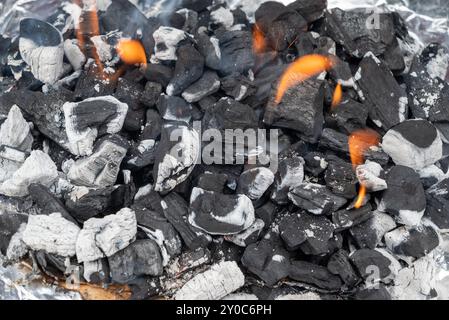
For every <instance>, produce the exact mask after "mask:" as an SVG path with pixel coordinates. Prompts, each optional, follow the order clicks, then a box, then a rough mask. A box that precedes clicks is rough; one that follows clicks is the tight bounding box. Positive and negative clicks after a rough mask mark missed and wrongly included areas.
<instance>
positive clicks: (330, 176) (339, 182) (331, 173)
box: [324, 156, 357, 199]
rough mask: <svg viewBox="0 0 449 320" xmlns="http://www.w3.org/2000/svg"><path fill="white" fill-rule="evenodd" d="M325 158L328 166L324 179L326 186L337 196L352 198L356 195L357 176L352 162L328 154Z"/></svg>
mask: <svg viewBox="0 0 449 320" xmlns="http://www.w3.org/2000/svg"><path fill="white" fill-rule="evenodd" d="M326 160H327V162H328V166H327V169H326V172H325V174H324V180H325V181H326V185H327V187H328V188H329V189H330V190H331V191H332V193H334V194H335V195H337V196H341V197H344V198H346V199H353V198H354V197H355V196H356V195H357V190H356V184H357V177H356V176H355V173H354V169H353V167H352V164H351V163H349V162H345V161H344V160H342V159H340V158H338V157H335V156H330V157H328V158H327V159H326Z"/></svg>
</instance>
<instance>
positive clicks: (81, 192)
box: [68, 186, 90, 202]
mask: <svg viewBox="0 0 449 320" xmlns="http://www.w3.org/2000/svg"><path fill="white" fill-rule="evenodd" d="M89 191H90V189H89V188H88V187H84V186H73V187H72V189H71V190H70V192H69V193H68V197H69V198H70V200H72V201H73V202H76V201H78V200H79V199H81V198H82V197H84V196H85V195H86V194H88V193H89Z"/></svg>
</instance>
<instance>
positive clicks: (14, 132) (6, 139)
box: [0, 105, 33, 152]
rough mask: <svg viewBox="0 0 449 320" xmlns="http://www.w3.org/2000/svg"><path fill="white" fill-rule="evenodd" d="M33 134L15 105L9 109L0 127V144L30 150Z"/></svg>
mask: <svg viewBox="0 0 449 320" xmlns="http://www.w3.org/2000/svg"><path fill="white" fill-rule="evenodd" d="M32 144H33V136H32V135H31V129H30V126H29V124H28V122H26V120H25V119H24V118H23V115H22V112H21V111H20V109H19V107H18V106H17V105H13V106H12V107H11V109H10V110H9V113H8V117H7V118H6V120H5V122H3V124H2V126H1V128H0V145H6V146H8V147H13V148H16V149H19V150H22V151H28V152H29V151H31V145H32Z"/></svg>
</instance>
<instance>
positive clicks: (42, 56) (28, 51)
mask: <svg viewBox="0 0 449 320" xmlns="http://www.w3.org/2000/svg"><path fill="white" fill-rule="evenodd" d="M19 50H20V55H21V56H22V58H23V60H24V61H25V62H26V63H27V64H28V65H29V66H30V67H31V72H32V73H33V75H34V77H35V78H36V79H38V80H40V81H42V82H44V83H48V84H54V83H55V82H56V81H57V80H58V79H59V78H60V77H61V75H62V73H63V71H64V70H63V69H64V67H63V59H64V45H63V38H62V35H61V33H60V32H59V30H58V29H56V28H55V27H53V26H52V25H51V24H49V23H47V22H44V21H41V20H37V19H32V18H26V19H23V20H22V21H21V22H20V39H19Z"/></svg>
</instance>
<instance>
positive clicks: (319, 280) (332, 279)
mask: <svg viewBox="0 0 449 320" xmlns="http://www.w3.org/2000/svg"><path fill="white" fill-rule="evenodd" d="M288 276H289V278H291V279H293V280H296V281H299V282H302V283H306V284H310V285H313V286H315V287H317V288H320V289H324V290H329V291H338V290H340V289H341V287H342V284H343V282H342V281H341V279H340V277H339V276H336V275H333V274H332V273H331V272H330V271H329V270H328V269H327V268H326V267H323V266H320V265H317V264H313V263H310V262H306V261H292V262H291V266H290V271H289V275H288Z"/></svg>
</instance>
